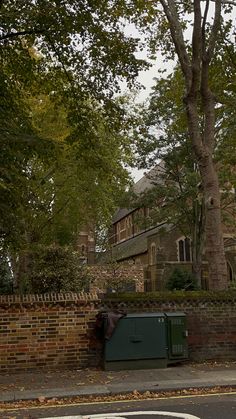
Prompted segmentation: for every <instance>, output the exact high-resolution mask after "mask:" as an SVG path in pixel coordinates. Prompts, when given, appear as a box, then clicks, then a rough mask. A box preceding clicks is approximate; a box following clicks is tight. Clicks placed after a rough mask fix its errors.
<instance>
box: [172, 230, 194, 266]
mask: <svg viewBox="0 0 236 419" xmlns="http://www.w3.org/2000/svg"><path fill="white" fill-rule="evenodd" d="M186 239H188V240H189V256H190V258H189V259H187V258H186V253H187V252H186ZM180 242H183V260H181V259H180ZM176 246H177V260H178V262H192V246H191V239H190V238H189V237H187V236H181V237H179V238H178V239H177V240H176Z"/></svg>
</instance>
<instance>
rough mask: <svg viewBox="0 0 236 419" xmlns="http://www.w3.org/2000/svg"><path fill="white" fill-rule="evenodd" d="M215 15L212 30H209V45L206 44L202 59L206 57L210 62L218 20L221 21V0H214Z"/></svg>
mask: <svg viewBox="0 0 236 419" xmlns="http://www.w3.org/2000/svg"><path fill="white" fill-rule="evenodd" d="M215 3H216V5H215V16H214V22H213V25H212V30H211V34H210V39H209V45H208V49H207V52H206V57H204V59H207V61H208V62H209V63H210V61H211V59H212V58H213V54H214V49H215V44H216V40H217V36H218V33H219V30H220V21H221V4H222V1H221V0H215Z"/></svg>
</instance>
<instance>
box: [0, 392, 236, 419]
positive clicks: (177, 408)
mask: <svg viewBox="0 0 236 419" xmlns="http://www.w3.org/2000/svg"><path fill="white" fill-rule="evenodd" d="M145 411H149V412H151V411H152V412H154V411H155V412H158V414H156V415H148V414H145ZM122 412H133V415H132V416H130V415H127V414H126V415H125V413H124V415H122ZM135 412H136V414H135ZM162 412H163V413H162ZM164 412H170V413H169V414H168V413H164ZM107 413H118V414H119V415H121V416H122V417H123V418H124V417H125V418H128V419H129V418H130V419H173V418H174V419H176V418H182V419H198V418H199V419H236V393H235V394H233V393H231V394H221V395H208V396H205V395H204V396H194V397H192V396H191V397H178V398H168V399H158V400H147V401H126V402H110V403H96V404H93V403H90V404H83V405H64V406H58V407H51V408H47V407H46V408H42V407H40V408H33V409H23V410H10V411H7V410H5V411H2V410H1V411H0V418H1V419H38V418H60V419H61V418H64V417H66V416H69V417H70V419H72V418H71V417H73V416H75V417H76V415H85V416H89V415H94V414H105V415H106V414H107ZM176 413H178V414H179V415H177V414H176ZM180 414H181V415H180ZM191 415H192V416H195V418H192V417H191ZM73 419H75V418H73ZM86 419H87V418H86Z"/></svg>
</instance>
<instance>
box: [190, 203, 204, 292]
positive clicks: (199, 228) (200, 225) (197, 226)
mask: <svg viewBox="0 0 236 419" xmlns="http://www.w3.org/2000/svg"><path fill="white" fill-rule="evenodd" d="M193 218H194V226H193V232H192V273H193V275H194V277H195V278H196V281H197V284H198V286H199V288H201V287H202V256H203V250H204V243H205V208H204V203H203V199H202V197H200V202H199V201H198V199H196V201H195V203H194V206H193Z"/></svg>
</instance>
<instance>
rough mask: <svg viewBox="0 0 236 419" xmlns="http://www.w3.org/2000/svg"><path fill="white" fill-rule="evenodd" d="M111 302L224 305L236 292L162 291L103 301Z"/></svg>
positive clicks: (110, 296)
mask: <svg viewBox="0 0 236 419" xmlns="http://www.w3.org/2000/svg"><path fill="white" fill-rule="evenodd" d="M109 300H110V301H111V302H123V303H125V302H127V304H128V303H129V302H130V303H131V304H132V302H139V303H140V304H142V302H144V303H145V302H148V303H149V304H150V303H151V302H154V303H156V302H160V303H162V302H163V303H165V302H169V301H173V302H175V301H176V302H185V301H186V302H187V301H193V302H197V301H200V302H201V301H213V302H215V303H217V302H220V303H221V302H225V303H226V304H227V303H228V302H230V301H236V291H234V290H230V291H214V292H213V291H162V292H145V293H141V292H136V293H121V294H118V293H117V294H116V293H114V294H109V296H107V297H106V299H105V301H108V302H109Z"/></svg>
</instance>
